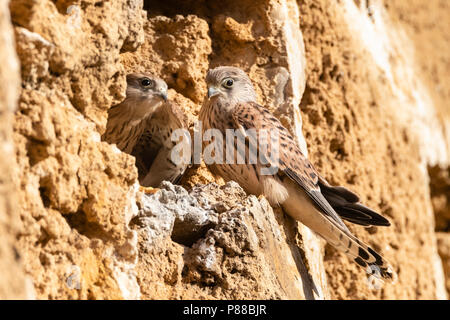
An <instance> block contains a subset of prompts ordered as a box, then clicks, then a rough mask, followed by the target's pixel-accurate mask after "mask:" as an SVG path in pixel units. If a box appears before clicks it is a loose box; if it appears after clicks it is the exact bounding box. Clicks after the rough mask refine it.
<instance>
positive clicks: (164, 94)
mask: <svg viewBox="0 0 450 320" xmlns="http://www.w3.org/2000/svg"><path fill="white" fill-rule="evenodd" d="M159 95H160V96H161V98H163V99H164V101H167V92H165V91H161V92H160V93H159Z"/></svg>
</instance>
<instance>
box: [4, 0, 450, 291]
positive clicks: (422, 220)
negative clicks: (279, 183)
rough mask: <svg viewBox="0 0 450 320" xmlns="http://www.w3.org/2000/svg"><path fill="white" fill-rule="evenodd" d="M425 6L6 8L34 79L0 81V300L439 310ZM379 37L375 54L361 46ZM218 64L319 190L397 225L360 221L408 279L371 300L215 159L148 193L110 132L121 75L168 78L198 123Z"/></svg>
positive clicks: (444, 89) (168, 3) (365, 235)
mask: <svg viewBox="0 0 450 320" xmlns="http://www.w3.org/2000/svg"><path fill="white" fill-rule="evenodd" d="M419 2H420V1H419V0H417V1H412V2H411V3H408V5H405V4H403V3H401V1H391V2H387V1H383V2H380V1H370V3H369V2H368V1H351V0H343V1H340V2H336V3H334V2H333V3H330V1H325V0H298V1H294V0H281V1H279V0H264V1H237V0H232V1H227V2H223V1H222V2H221V1H215V2H211V1H207V0H196V1H194V0H187V1H176V0H164V1H141V0H120V1H91V0H86V1H65V0H58V1H50V0H37V1H33V2H29V1H25V0H13V1H10V5H9V7H10V10H11V19H12V22H13V27H14V28H13V29H12V28H11V27H8V26H9V22H8V19H7V14H6V13H5V12H7V11H6V10H0V23H3V24H4V25H5V27H4V28H2V33H3V34H4V35H5V37H4V38H2V39H10V40H11V39H12V37H13V36H14V37H15V39H16V48H15V49H16V54H17V56H18V58H19V60H20V63H21V68H20V78H21V81H19V78H18V75H17V70H16V71H15V72H16V80H12V81H7V82H5V81H0V82H1V83H3V84H4V85H3V86H0V108H2V109H1V111H2V112H1V117H2V119H1V120H2V122H4V123H10V124H12V127H8V126H3V127H2V128H1V132H0V133H1V135H0V136H1V137H0V146H6V149H7V151H8V150H9V152H10V154H11V156H9V157H4V158H2V159H0V160H1V161H0V168H1V170H0V171H1V172H2V176H1V179H0V180H1V181H2V185H1V186H0V187H2V189H3V190H4V192H3V193H1V195H0V207H2V206H3V207H4V208H6V209H5V210H0V211H1V212H2V214H3V213H6V214H5V215H4V216H2V217H1V219H0V220H1V221H2V223H0V229H4V230H6V231H5V232H2V233H1V237H2V241H1V243H2V246H1V247H0V264H1V265H2V266H8V267H6V268H4V270H5V271H4V274H6V275H7V276H6V277H0V296H2V297H3V296H4V297H8V298H11V297H23V296H29V293H30V292H35V297H37V298H39V299H116V298H117V299H122V298H125V299H138V298H144V299H159V298H165V299H186V298H191V299H226V298H233V299H255V298H260V299H265V298H272V299H287V298H292V299H305V298H307V299H310V298H318V297H320V298H333V299H436V298H442V297H443V295H442V292H440V291H439V288H440V287H442V286H443V285H444V282H445V281H446V282H447V288H448V279H449V276H448V274H449V273H448V268H447V267H448V266H447V265H448V250H447V247H448V246H447V245H446V243H447V242H448V241H447V239H446V238H447V233H440V234H438V236H436V234H435V230H434V227H435V223H434V215H433V209H434V211H435V214H436V215H437V216H438V217H445V218H443V219H441V218H438V220H437V223H436V225H437V226H438V229H439V230H441V231H448V230H446V229H445V227H443V226H445V223H446V222H445V221H447V220H446V219H447V217H446V214H445V213H443V212H447V211H446V210H447V207H448V199H447V198H448V197H446V191H445V190H446V189H442V188H441V189H439V188H440V187H439V188H437V189H439V190H438V191H437V192H435V191H436V190H437V189H436V188H435V187H436V186H437V185H438V182H439V181H441V180H439V179H440V178H439V177H440V174H441V173H442V172H444V173H445V172H446V170H447V169H446V168H447V167H448V161H449V160H448V158H449V157H448V154H449V150H448V145H449V144H448V141H450V139H449V135H448V132H450V130H448V122H446V120H445V119H446V117H447V116H446V114H447V111H446V101H448V87H449V86H448V79H447V78H448V76H447V75H448V74H449V73H448V72H447V73H446V70H447V69H448V63H447V62H448V61H447V60H448V52H450V51H449V50H447V49H448V45H449V41H448V35H447V33H445V30H447V29H448V28H446V25H447V24H448V19H446V18H445V17H446V14H447V11H448V10H445V9H446V8H447V5H446V4H444V3H443V2H442V1H440V2H439V1H438V2H436V1H430V2H427V3H426V4H422V3H421V2H420V3H419ZM142 7H143V8H144V9H145V10H147V12H145V11H143V10H142ZM378 8H381V9H380V11H379V12H378V13H380V15H378V13H377V11H376V10H375V9H378ZM433 17H437V18H433ZM353 18H355V19H353ZM361 21H362V22H364V23H366V24H364V25H363V24H360V23H361ZM381 26H386V29H382V28H381V29H376V28H380V27H381ZM373 30H376V31H377V32H376V34H377V36H380V37H381V38H376V40H377V41H372V42H371V43H372V44H374V43H376V44H380V47H377V48H378V49H379V51H374V50H373V47H370V44H368V43H367V41H365V40H364V37H363V38H361V35H367V34H369V33H367V34H366V32H369V31H373ZM392 37H393V38H392ZM366 39H367V37H366ZM380 39H381V40H382V41H378V40H380ZM424 39H425V40H424ZM10 40H8V41H10ZM393 40H395V41H393ZM10 42H11V41H10ZM436 46H437V47H436ZM0 47H2V48H8V44H5V45H4V44H3V43H1V44H0ZM436 48H437V49H436ZM11 51H12V49H11V44H9V51H8V50H0V52H1V53H0V55H7V56H6V57H4V59H3V60H2V61H7V60H8V59H11V58H10V57H13V56H14V54H13V53H11ZM374 52H376V53H377V54H374ZM412 52H416V54H412ZM2 57H3V56H2ZM12 59H14V58H12ZM380 61H381V62H380ZM218 65H234V66H239V67H241V68H242V69H244V70H245V71H246V72H247V73H248V74H249V75H250V77H251V79H252V81H253V83H254V84H255V88H256V91H257V94H258V97H259V102H260V103H261V104H263V105H265V106H266V107H267V108H268V109H269V110H270V111H271V112H272V113H273V114H274V115H275V116H277V117H278V118H280V120H281V121H282V122H283V124H284V125H286V126H287V127H288V128H289V130H291V132H292V133H293V134H295V135H296V136H297V139H298V141H299V144H300V145H301V147H302V150H304V151H305V153H306V151H307V152H308V155H309V158H310V159H311V161H312V162H313V163H314V164H315V166H316V167H317V168H318V169H319V171H320V172H321V173H322V174H323V175H324V176H325V178H327V179H328V180H329V181H330V182H331V183H333V184H338V185H344V186H346V187H348V188H350V189H352V190H354V191H355V192H357V193H358V194H359V195H360V196H361V199H362V201H363V202H364V203H366V204H368V205H369V206H370V207H372V208H374V209H376V210H377V211H380V212H381V213H382V214H383V215H385V216H386V217H387V218H389V219H390V221H391V223H392V226H391V227H390V228H368V229H365V228H362V227H358V226H351V227H350V228H351V230H352V231H353V232H355V234H356V235H357V236H358V237H359V238H360V239H362V240H363V241H365V242H367V243H368V244H370V245H371V246H373V247H374V248H375V249H376V250H377V251H380V252H381V253H382V254H383V255H384V256H385V257H386V258H387V259H389V260H390V261H391V262H392V264H393V266H394V268H395V270H396V271H397V273H398V275H399V278H398V281H397V282H396V283H394V284H389V285H386V286H385V287H383V288H382V289H381V290H371V289H370V287H369V285H368V283H367V279H366V275H365V273H364V272H363V271H362V270H361V269H360V268H358V267H357V266H356V265H355V264H354V263H353V262H351V261H349V260H348V259H347V258H346V257H345V256H344V255H342V254H340V253H337V252H336V251H335V250H333V249H332V248H331V247H329V246H328V245H325V246H324V243H323V242H320V241H319V240H318V239H317V237H316V236H315V235H314V234H312V233H311V232H309V231H308V230H307V229H306V228H305V227H303V226H302V225H300V224H298V223H297V222H294V221H292V220H290V219H289V218H287V217H285V216H284V214H283V213H282V212H281V210H279V209H273V208H270V206H269V205H268V203H267V201H266V200H265V199H264V198H263V197H261V198H259V199H258V198H256V197H254V196H248V195H246V194H245V193H244V192H243V191H242V189H241V188H240V187H238V186H237V185H235V184H233V183H231V184H230V183H229V184H225V183H224V181H223V180H222V179H221V178H220V177H214V176H213V175H212V174H211V173H210V172H209V171H208V170H207V169H206V167H205V165H204V164H201V165H194V166H192V167H191V168H190V169H189V170H188V172H187V175H186V176H185V177H184V178H183V180H182V185H183V186H184V187H185V188H184V189H183V188H181V187H174V186H171V185H165V186H164V187H163V190H161V191H159V192H158V193H156V194H155V195H153V196H150V197H149V198H147V199H146V200H142V197H145V196H143V195H142V194H140V193H137V190H138V185H137V184H136V178H137V170H136V168H135V166H134V158H133V157H131V156H129V155H126V154H124V153H121V152H120V151H119V150H118V149H117V148H115V147H114V146H112V145H109V144H107V143H105V142H102V141H101V139H100V137H101V134H102V133H103V131H104V128H105V124H106V120H107V110H108V108H110V107H111V106H113V105H115V104H117V103H119V102H120V101H122V100H123V98H124V94H125V74H126V73H128V72H132V71H144V72H152V73H155V74H156V75H158V76H161V77H162V78H163V79H164V80H165V81H166V82H167V83H168V85H169V87H170V90H169V97H170V99H172V100H174V101H175V102H176V103H178V104H179V105H180V106H181V107H182V108H183V110H184V111H185V113H186V117H187V118H188V122H189V126H190V129H191V130H192V129H193V123H194V121H195V120H196V117H197V115H198V111H199V109H200V107H201V103H202V100H203V97H204V95H205V93H206V84H205V81H204V78H205V75H206V72H207V70H208V69H209V68H212V67H216V66H218ZM10 66H14V64H5V65H3V66H2V68H0V77H1V78H2V79H4V78H5V77H8V79H10V78H11V77H14V70H12V71H10V70H6V69H5V68H6V67H10ZM19 82H20V85H21V88H22V89H21V91H20V92H19V91H18V89H19V88H20V86H19ZM5 83H6V85H5ZM413 93H414V94H413ZM18 94H20V96H19V100H18V103H17V104H16V102H15V101H16V99H17V96H18ZM428 98H429V99H428ZM16 105H17V110H16V111H15V116H14V119H13V120H12V119H10V117H11V112H13V111H14V108H15V107H16ZM422 107H423V108H422ZM4 110H9V113H8V112H3V111H4ZM420 112H423V113H420ZM8 117H9V118H8ZM446 126H447V127H446ZM445 128H447V129H445ZM12 130H13V131H12ZM445 130H447V131H445ZM445 132H447V133H445ZM445 134H447V141H445V137H444V138H442V136H445ZM303 135H304V137H303ZM441 140H442V141H441ZM12 143H13V144H14V148H11V147H10V146H11V144H12ZM8 146H9V147H8ZM306 147H307V148H306ZM12 150H13V151H12ZM4 154H6V155H7V154H8V153H7V152H5V153H4ZM446 154H447V155H446ZM433 155H436V156H433ZM436 163H440V165H441V169H439V170H438V171H439V172H441V173H439V174H435V173H433V169H432V168H434V165H436ZM427 165H430V170H429V171H427ZM444 180H445V179H444ZM447 180H448V179H447ZM445 181H446V180H445ZM14 186H15V187H16V188H15V189H16V191H14ZM15 197H16V198H15ZM17 198H18V199H21V201H20V202H17V201H14V199H17ZM15 203H16V205H17V208H16V209H14V207H13V206H14V204H15ZM14 212H19V214H17V216H18V217H19V218H20V219H16V218H17V216H16V218H14V216H13V213H14ZM3 221H5V222H3ZM14 248H15V249H16V250H15V249H14ZM438 249H439V254H440V256H441V257H442V261H443V265H444V270H445V272H447V273H446V274H447V276H446V277H447V278H446V279H447V280H444V279H443V278H439V275H438V273H439V272H438V271H439V270H437V269H439V268H440V267H439V266H440V261H438V258H437V252H438ZM16 252H17V253H16ZM18 256H20V259H18V258H17V257H18ZM18 260H20V261H18ZM20 265H22V268H23V269H24V274H26V276H27V277H28V278H29V279H30V281H28V283H29V284H28V287H26V286H27V284H26V283H27V282H26V280H25V278H26V276H25V275H23V277H22V274H21V272H20V271H19V272H18V271H17V270H21V269H20V268H21V267H20ZM9 266H13V267H9ZM324 270H325V271H326V272H324ZM441 270H442V268H441ZM8 274H14V275H15V276H16V277H17V279H18V281H17V282H15V283H14V284H12V283H11V281H9V279H13V278H14V277H12V276H8ZM310 276H312V278H313V281H314V283H315V285H316V290H317V292H314V290H312V284H311V283H308V282H305V279H309V277H310ZM21 279H22V280H21ZM24 283H25V284H24ZM25 287H26V288H25ZM30 288H31V289H30Z"/></svg>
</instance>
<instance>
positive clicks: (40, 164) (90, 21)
mask: <svg viewBox="0 0 450 320" xmlns="http://www.w3.org/2000/svg"><path fill="white" fill-rule="evenodd" d="M141 6H142V2H140V1H114V2H104V3H101V4H100V5H98V6H97V5H95V4H94V2H86V3H84V4H83V6H81V5H80V4H79V3H78V4H77V3H75V4H73V3H72V2H68V1H67V2H66V1H57V2H52V1H36V2H33V3H32V4H30V3H25V2H24V1H12V2H11V4H10V8H11V14H12V20H13V23H14V24H15V35H16V50H17V54H18V56H19V59H20V60H21V63H22V68H21V78H22V88H23V89H22V91H21V95H20V99H19V103H18V108H17V111H16V116H15V119H14V122H13V123H14V142H15V146H16V156H15V157H16V160H17V164H18V165H17V168H15V170H14V171H13V177H14V180H15V181H16V182H17V184H18V186H19V197H20V199H21V202H20V203H19V205H20V210H19V212H20V218H21V221H22V225H21V231H20V234H19V237H18V245H19V246H20V247H21V254H22V255H23V260H24V266H25V270H26V272H27V274H28V275H30V276H31V278H32V279H33V284H34V288H35V291H36V297H37V298H39V299H107V298H110V299H115V298H130V297H131V298H133V297H134V298H136V297H139V288H138V287H136V286H135V287H134V289H133V283H132V282H133V280H132V279H131V280H130V281H128V280H123V279H127V277H128V276H129V277H131V278H133V275H132V274H131V273H130V270H129V268H128V269H127V267H126V266H125V265H126V264H129V265H132V264H133V263H134V262H135V258H136V254H137V252H136V250H134V251H133V250H132V249H133V247H135V246H136V239H135V235H134V234H133V233H132V232H131V231H130V230H129V229H128V222H129V221H130V220H131V218H132V217H133V215H134V214H135V213H136V212H137V208H136V204H135V201H134V195H135V193H136V191H137V186H136V185H135V181H136V177H137V171H136V168H135V166H134V159H133V158H132V157H130V156H129V155H126V154H123V153H121V152H120V151H119V150H117V148H115V147H113V146H111V145H109V144H107V143H105V142H102V141H101V140H100V136H101V133H102V131H103V130H104V126H105V124H106V118H107V112H106V111H107V109H108V108H109V107H110V106H111V105H112V104H114V103H117V102H119V101H120V100H121V99H122V98H123V97H124V94H123V93H124V92H123V91H124V90H125V86H124V84H125V73H124V69H123V67H122V65H121V64H120V63H119V54H120V52H122V51H126V50H134V49H136V47H137V46H139V44H140V42H142V40H143V30H142V25H143V17H144V12H143V11H142V10H141V8H140V7H141ZM106 17H108V18H106ZM125 248H126V249H127V250H125ZM130 248H131V249H130ZM124 275H127V276H124ZM134 282H136V280H135V278H134ZM127 286H128V287H129V288H128V287H127ZM128 289H130V290H128Z"/></svg>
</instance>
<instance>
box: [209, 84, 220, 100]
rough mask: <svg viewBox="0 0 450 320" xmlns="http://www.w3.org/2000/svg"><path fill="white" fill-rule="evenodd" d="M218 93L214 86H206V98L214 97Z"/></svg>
mask: <svg viewBox="0 0 450 320" xmlns="http://www.w3.org/2000/svg"><path fill="white" fill-rule="evenodd" d="M219 93H220V91H219V90H217V88H216V87H212V86H211V87H208V98H211V97H214V96H216V95H218V94H219Z"/></svg>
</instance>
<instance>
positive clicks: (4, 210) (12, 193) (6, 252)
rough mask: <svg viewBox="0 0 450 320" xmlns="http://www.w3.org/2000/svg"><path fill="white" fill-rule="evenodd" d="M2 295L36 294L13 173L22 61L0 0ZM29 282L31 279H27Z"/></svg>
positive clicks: (6, 296) (6, 10) (0, 230)
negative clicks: (20, 239)
mask: <svg viewBox="0 0 450 320" xmlns="http://www.w3.org/2000/svg"><path fill="white" fill-rule="evenodd" d="M0 30H1V31H0V32H1V38H0V59H1V61H3V63H2V65H1V66H0V123H2V125H1V126H0V150H1V156H0V268H1V270H2V276H1V277H0V299H26V298H32V297H33V289H32V287H31V286H29V285H28V286H27V281H29V279H26V276H25V272H24V268H23V257H22V254H21V252H20V248H19V245H18V243H17V241H16V237H17V234H18V233H19V230H20V221H19V219H18V216H17V214H16V213H17V209H18V206H17V202H18V199H19V198H18V196H17V190H16V189H17V186H16V184H15V181H14V179H13V176H12V174H11V173H12V170H13V168H15V167H16V163H15V161H14V144H13V139H12V135H13V131H12V119H13V112H14V111H15V110H16V107H17V99H18V97H19V83H20V76H19V63H18V59H17V55H16V53H15V50H14V38H13V29H12V25H11V20H10V17H9V10H8V2H7V1H3V2H2V3H1V4H0ZM28 284H29V283H28Z"/></svg>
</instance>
